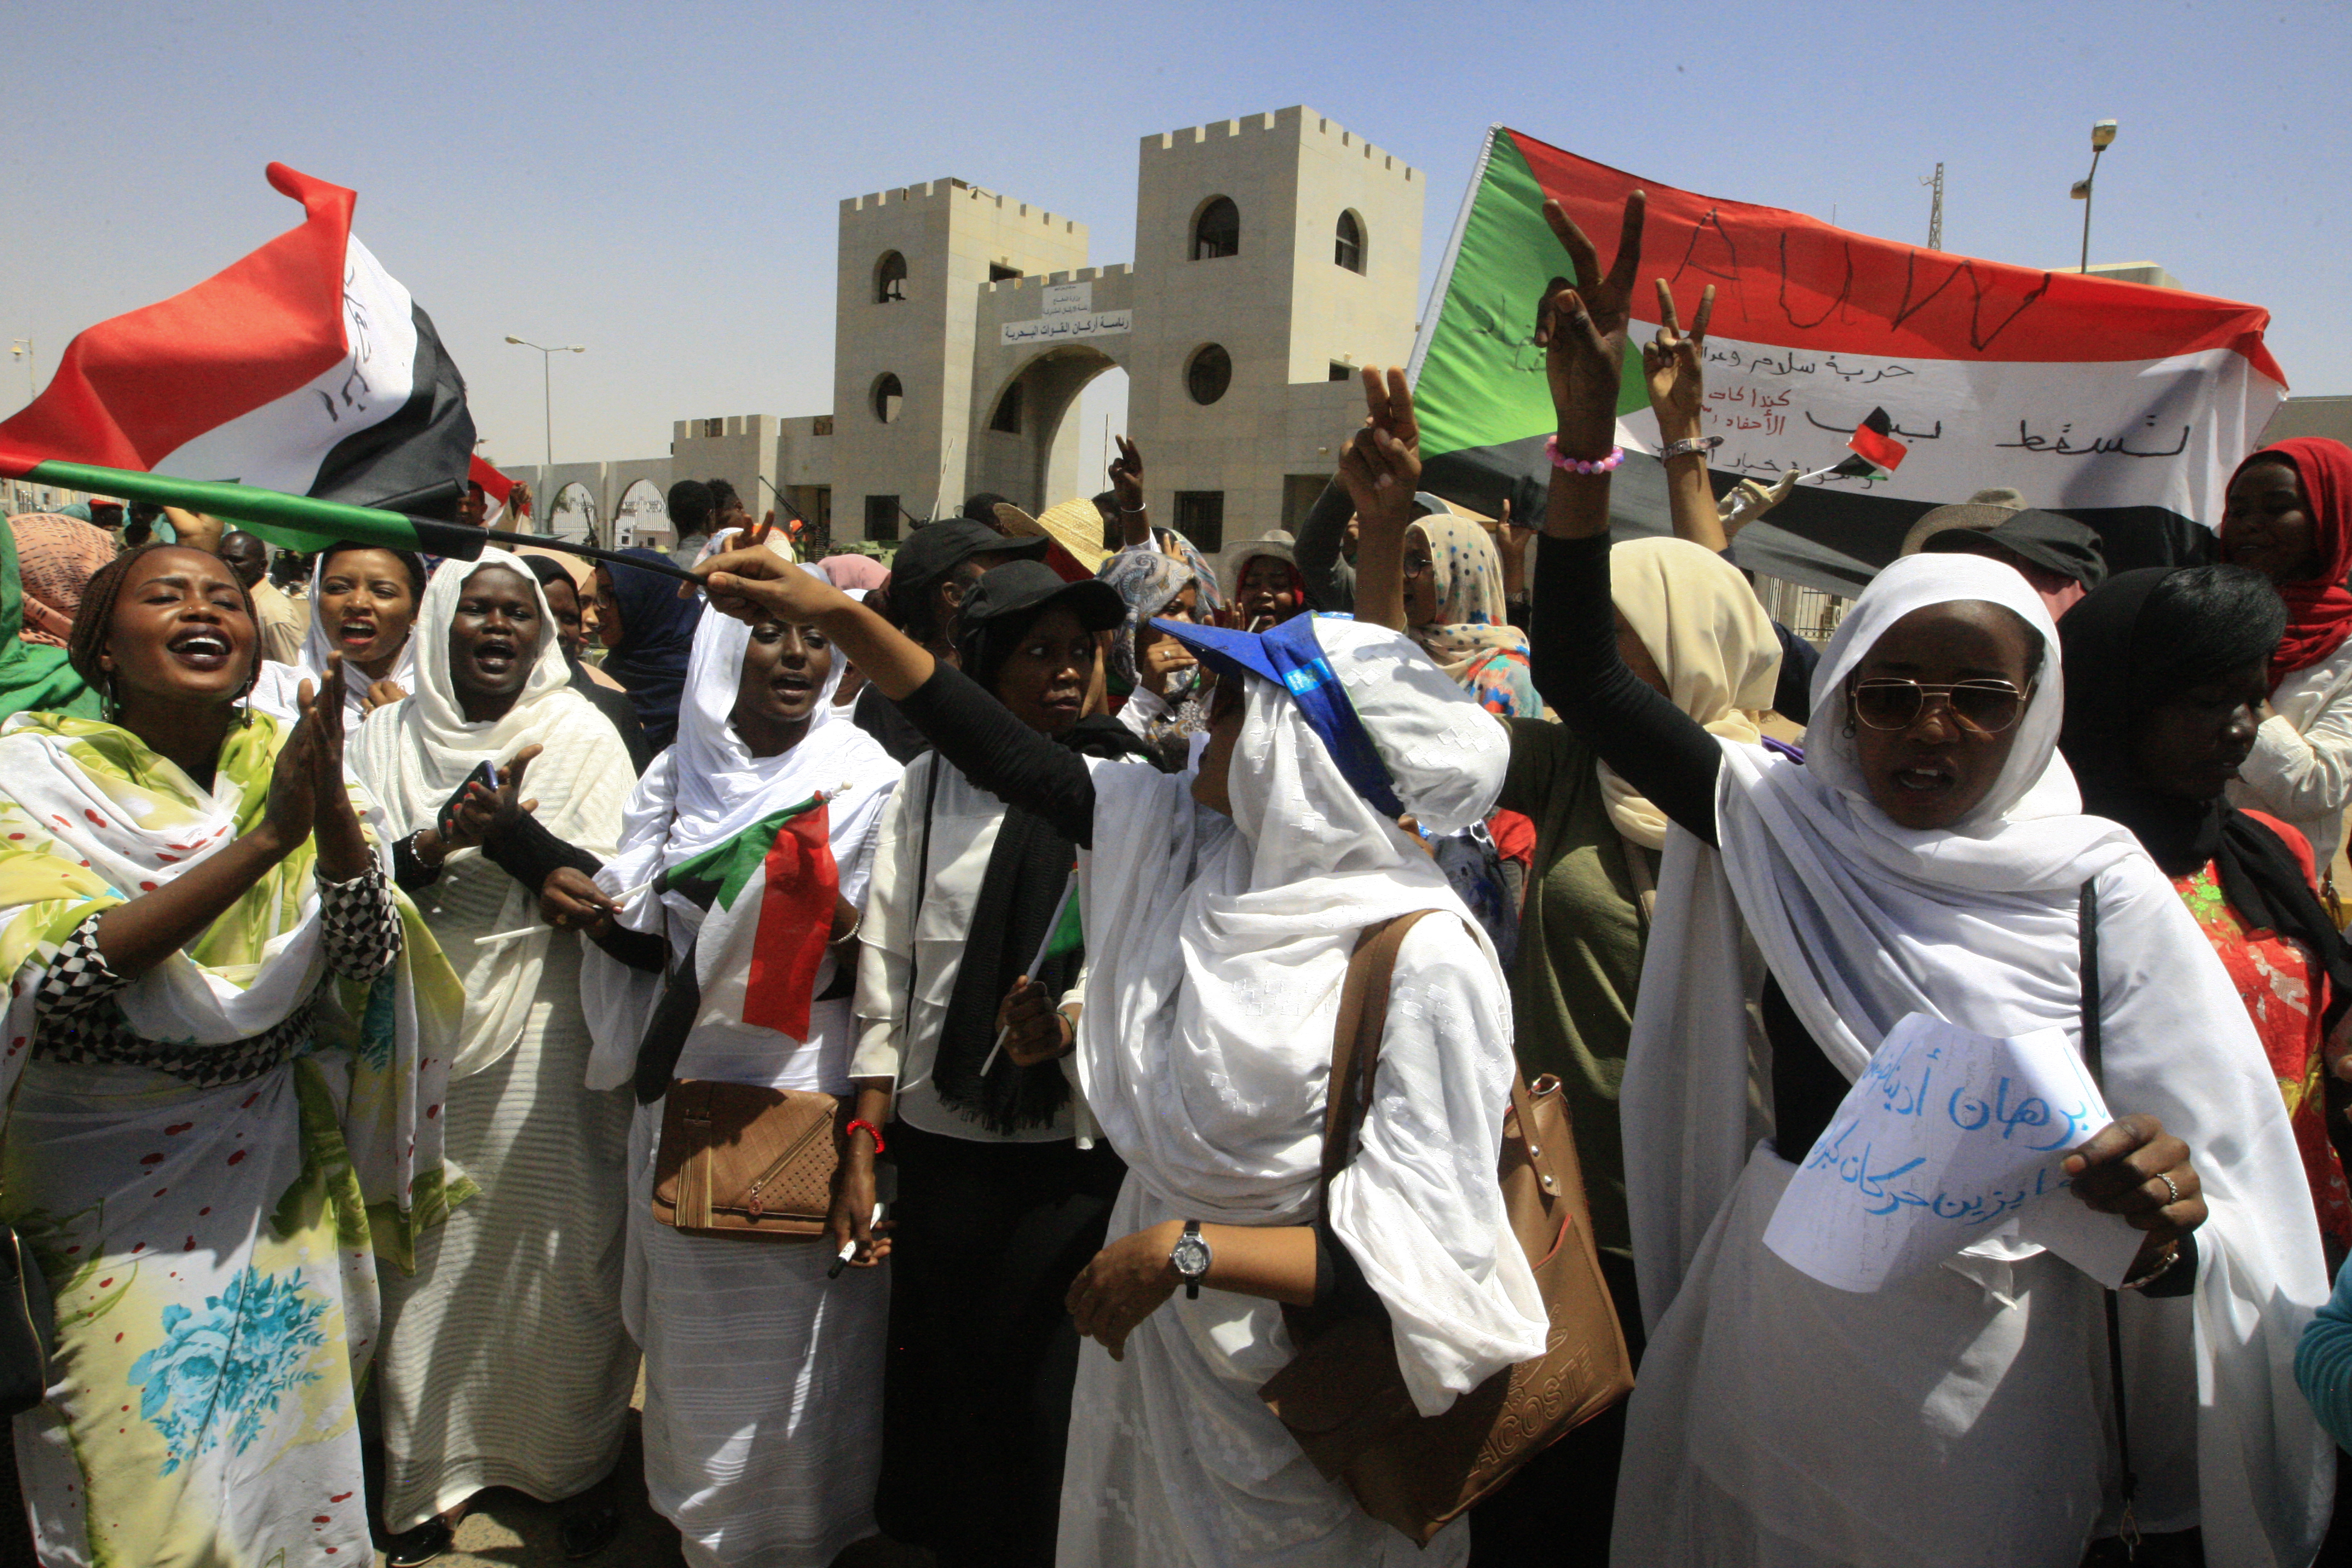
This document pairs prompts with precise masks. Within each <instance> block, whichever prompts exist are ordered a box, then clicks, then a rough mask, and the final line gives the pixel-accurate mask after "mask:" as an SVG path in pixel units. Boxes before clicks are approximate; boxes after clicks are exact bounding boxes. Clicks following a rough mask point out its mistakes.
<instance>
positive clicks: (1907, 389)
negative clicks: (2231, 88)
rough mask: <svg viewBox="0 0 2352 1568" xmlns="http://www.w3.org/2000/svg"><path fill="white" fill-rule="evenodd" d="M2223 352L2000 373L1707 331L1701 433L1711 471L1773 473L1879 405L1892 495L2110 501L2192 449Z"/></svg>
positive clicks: (1825, 445)
mask: <svg viewBox="0 0 2352 1568" xmlns="http://www.w3.org/2000/svg"><path fill="white" fill-rule="evenodd" d="M1686 308H1687V307H1686ZM1652 330H1653V329H1650V328H1647V327H1636V328H1635V331H1637V332H1647V331H1652ZM2233 357H2234V356H2231V355H2230V354H2229V353H2227V351H2225V350H2213V351H2210V353H2206V354H2193V355H2188V356H2184V358H2183V359H2182V360H2181V361H2179V362H2177V363H2173V364H2170V365H2167V366H2164V367H2160V368H2159V367H2133V368H2134V369H2136V370H2137V371H2138V372H2139V374H2109V375H2105V376H2097V375H2077V374H2067V372H2066V369H2065V368H2064V367H2059V368H2057V369H2055V370H2052V371H2045V370H2044V368H2043V367H2039V366H2031V365H2029V366H2004V367H2000V370H2001V372H2002V374H1989V373H1988V371H1987V369H1986V367H1984V366H1983V365H1980V364H1971V363H1967V362H1965V361H1956V360H1935V359H1922V360H1902V359H1883V358H1879V357H1877V356H1874V355H1870V354H1861V353H1844V352H1840V353H1818V352H1812V351H1808V350H1802V349H1786V348H1776V347H1773V346H1771V345H1769V344H1757V343H1748V342H1738V341H1735V340H1730V339H1726V338H1724V337H1722V336H1720V335H1717V336H1714V337H1711V338H1710V339H1709V340H1708V342H1707V345H1706V388H1707V390H1706V403H1705V405H1704V412H1703V413H1702V415H1701V424H1700V429H1701V433H1702V434H1704V435H1708V436H1719V437H1723V444H1722V445H1721V446H1720V447H1717V449H1716V450H1715V452H1714V454H1713V455H1712V457H1711V458H1709V466H1710V467H1712V468H1720V469H1729V470H1731V471H1732V472H1735V473H1742V474H1755V475H1761V476H1764V477H1766V478H1770V477H1773V476H1777V475H1778V474H1780V472H1781V471H1782V470H1784V469H1786V468H1805V469H1811V468H1825V467H1828V466H1829V465H1830V464H1832V463H1835V462H1837V461H1838V460H1839V458H1842V457H1843V455H1844V452H1845V446H1846V440H1847V437H1850V436H1852V435H1853V428H1854V426H1855V424H1856V422H1857V421H1859V420H1861V419H1862V418H1864V416H1867V415H1868V414H1869V413H1870V411H1871V410H1872V409H1873V408H1881V407H1883V408H1885V410H1886V412H1887V414H1888V415H1889V416H1891V417H1892V418H1893V419H1894V422H1895V429H1894V436H1895V439H1896V440H1897V441H1900V442H1901V443H1902V444H1903V445H1904V446H1905V447H1907V448H1908V449H1909V456H1908V457H1906V458H1905V460H1904V464H1903V469H1902V483H1901V485H1900V486H1899V487H1898V488H1899V490H1900V492H1901V493H1906V494H1908V493H1917V494H1921V495H1925V496H1928V497H1931V498H1942V497H1948V496H1966V495H1968V494H1969V493H1970V492H1971V491H1973V490H1974V489H1979V488H1981V487H1982V486H1983V485H1984V484H1986V483H1988V482H1990V481H1991V480H1993V479H1999V480H2000V481H2001V482H2003V483H2007V484H2011V485H2013V486H2015V487H2016V488H2017V489H2021V490H2022V491H2024V492H2026V493H2027V494H2028V495H2029V496H2030V497H2032V499H2035V500H2041V501H2042V502H2044V503H2047V504H2054V503H2056V502H2057V501H2059V500H2063V499H2068V498H2074V499H2078V500H2091V499H2094V497H2093V496H2092V495H2089V494H2086V493H2085V489H2084V486H2085V481H2086V480H2088V479H2094V478H2095V479H2096V482H2095V483H2091V484H2090V486H2089V489H2090V490H2092V491H2096V492H2099V495H2100V499H2107V492H2106V491H2105V489H2103V487H2105V485H2106V484H2107V476H2111V475H2112V473H2113V471H2114V470H2113V467H2112V465H2113V464H2114V463H2115V462H2116V461H2117V460H2120V459H2137V460H2138V461H2140V462H2147V463H2153V464H2155V465H2156V466H2158V467H2160V468H2161V467H2168V466H2177V465H2179V464H2180V463H2182V462H2184V461H2187V460H2189V458H2191V457H2192V456H2193V455H2194V451H2195V449H2196V447H2198V445H2199V444H2200V442H2201V441H2202V440H2203V439H2204V437H2203V435H2202V434H2201V433H2200V430H2199V426H2200V423H2202V422H2203V421H2204V420H2205V418H2206V416H2207V415H2208V413H2209V405H2210V399H2211V390H2210V388H2211V384H2212V382H2213V378H2214V377H2215V376H2216V375H2218V374H2228V373H2229V372H2230V371H2231V369H2232V368H2233V367H2232V366H2231V365H2230V364H2228V363H2225V362H2226V361H2228V360H2230V359H2231V358H2233ZM2207 361H2210V362H2211V363H2204V362H2207ZM1624 423H1625V428H1626V433H1627V435H1628V436H1630V437H1632V438H1633V443H1634V444H1635V445H1636V446H1640V447H1649V448H1650V449H1652V450H1655V449H1656V445H1657V426H1656V422H1655V420H1654V417H1653V416H1652V415H1651V414H1650V412H1649V411H1648V410H1647V409H1641V410H1637V411H1634V412H1632V413H1629V414H1628V415H1627V416H1626V418H1625V422H1624ZM1828 482H1829V483H1830V484H1831V485H1832V486H1833V487H1836V488H1843V489H1857V490H1863V491H1871V490H1876V489H1882V488H1885V487H1887V486H1889V485H1890V484H1892V483H1893V481H1892V480H1891V479H1889V478H1887V477H1886V476H1884V475H1881V476H1876V477H1873V478H1853V477H1849V476H1843V475H1841V476H1838V477H1836V478H1835V479H1832V480H1830V481H1828ZM2126 489H2128V487H2126Z"/></svg>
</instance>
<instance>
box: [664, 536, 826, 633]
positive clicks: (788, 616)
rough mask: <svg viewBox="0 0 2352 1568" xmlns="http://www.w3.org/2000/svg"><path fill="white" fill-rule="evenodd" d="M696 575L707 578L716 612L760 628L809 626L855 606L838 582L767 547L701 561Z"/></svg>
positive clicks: (705, 585)
mask: <svg viewBox="0 0 2352 1568" xmlns="http://www.w3.org/2000/svg"><path fill="white" fill-rule="evenodd" d="M694 574H695V575H696V576H698V577H699V578H701V579H702V586H703V591H704V592H705V593H707V594H709V595H710V606H711V608H713V609H715V610H717V611H718V612H719V614H721V615H726V616H734V617H735V618H736V619H737V620H739V621H743V622H745V623H747V624H749V625H751V626H758V625H759V624H760V623H761V622H762V621H775V622H778V623H780V624H782V625H784V626H808V625H811V624H812V623H814V622H815V621H817V620H819V619H820V618H821V617H823V616H824V615H825V614H826V613H827V612H829V611H834V610H838V609H842V608H844V607H846V606H848V605H850V604H851V603H852V601H851V600H850V599H849V598H848V597H847V595H844V594H843V593H842V591H841V590H840V589H838V588H836V587H835V586H834V585H833V584H830V583H825V582H821V581H819V580H818V579H817V578H815V577H813V576H811V575H810V574H807V573H806V572H803V571H802V570H801V569H800V568H799V567H798V566H796V565H794V564H793V563H791V562H789V561H787V560H785V559H784V558H783V557H782V556H781V555H779V554H777V553H776V552H774V551H772V550H768V549H765V548H753V549H749V550H730V551H728V552H726V553H725V554H723V555H714V556H712V557H711V558H710V559H709V560H708V561H703V562H698V563H696V565H695V567H694Z"/></svg>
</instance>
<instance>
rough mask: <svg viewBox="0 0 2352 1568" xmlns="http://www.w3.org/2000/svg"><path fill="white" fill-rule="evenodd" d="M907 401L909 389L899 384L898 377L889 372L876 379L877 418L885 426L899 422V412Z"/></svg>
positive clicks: (875, 414)
mask: <svg viewBox="0 0 2352 1568" xmlns="http://www.w3.org/2000/svg"><path fill="white" fill-rule="evenodd" d="M906 401H907V389H906V388H905V387H903V386H901V385H899V384H898V377H897V376H895V375H892V374H890V373H889V372H888V371H884V372H883V373H882V374H880V375H878V376H876V377H875V378H874V398H873V402H874V417H875V418H877V419H879V420H880V421H882V423H883V424H885V425H896V424H897V423H898V410H899V408H900V407H902V406H903V405H905V403H906Z"/></svg>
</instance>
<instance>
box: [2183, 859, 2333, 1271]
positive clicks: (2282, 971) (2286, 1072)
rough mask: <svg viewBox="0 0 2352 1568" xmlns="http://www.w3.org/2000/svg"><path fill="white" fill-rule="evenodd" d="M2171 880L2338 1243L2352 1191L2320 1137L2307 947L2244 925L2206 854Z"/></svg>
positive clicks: (2328, 1233) (2319, 1010)
mask: <svg viewBox="0 0 2352 1568" xmlns="http://www.w3.org/2000/svg"><path fill="white" fill-rule="evenodd" d="M2172 885H2173V886H2174V887H2175V888H2177V889H2179V892H2180V898H2181V901H2182V902H2184V903H2186V904H2187V905H2188V906H2189V913H2190V914H2192V915H2194V916H2195V917H2196V918H2197V925H2198V929H2200V931H2203V932H2204V933H2205V939H2206V940H2207V941H2208V942H2211V943H2212V944H2213V951H2214V952H2216V953H2217V954H2219V955H2220V956H2221V967H2222V968H2223V969H2225V970H2227V971H2228V972H2229V974H2230V980H2231V984H2235V985H2236V986H2237V988H2238V994H2239V995H2240V996H2242V997H2243V998H2244V999H2245V1004H2246V1014H2247V1016H2249V1017H2251V1018H2252V1019H2253V1021H2254V1032H2255V1033H2256V1034H2257V1035H2259V1036H2261V1037H2262V1042H2263V1052H2264V1053H2265V1054H2266V1055H2268V1056H2269V1058H2270V1059H2271V1071H2272V1073H2273V1075H2275V1076H2276V1077H2277V1079H2278V1086H2279V1094H2280V1095H2281V1096H2282V1097H2283V1098H2284V1100H2285V1101H2286V1110H2287V1120H2288V1121H2289V1122H2290V1123H2291V1124H2292V1125H2293V1127H2294V1141H2295V1144H2296V1146H2297V1147H2298V1148H2299V1149H2300V1150H2301V1151H2302V1153H2303V1167H2304V1173H2305V1175H2306V1176H2308V1177H2309V1178H2310V1181H2311V1200H2312V1204H2313V1205H2314V1206H2315V1208H2316V1209H2317V1210H2318V1213H2319V1230H2320V1234H2321V1235H2322V1236H2324V1237H2326V1238H2327V1240H2328V1241H2329V1242H2330V1243H2331V1244H2333V1245H2334V1246H2336V1247H2344V1246H2346V1245H2347V1244H2352V1191H2347V1188H2346V1185H2345V1181H2344V1166H2343V1163H2342V1162H2341V1161H2340V1160H2338V1159H2337V1158H2336V1149H2335V1146H2334V1145H2333V1144H2331V1143H2330V1142H2328V1138H2327V1095H2326V1084H2325V1081H2324V1079H2323V1077H2322V1075H2323V1073H2324V1072H2325V1070H2326V1068H2325V1058H2324V1053H2323V1052H2322V1051H2321V1049H2320V1044H2321V1042H2320V1018H2321V1015H2322V1014H2323V1013H2324V1012H2325V1011H2326V1000H2327V998H2326V992H2325V991H2324V990H2322V991H2321V992H2320V993H2319V994H2316V995H2315V994H2313V987H2312V964H2311V954H2310V953H2309V952H2305V949H2304V947H2303V944H2302V943H2300V942H2295V941H2294V939H2292V938H2290V937H2285V936H2282V935H2280V934H2279V933H2278V932H2276V931H2255V930H2251V929H2249V928H2248V927H2247V925H2246V923H2245V922H2244V921H2242V920H2241V919H2240V918H2239V916H2238V911H2237V910H2236V909H2234V908H2233V907H2231V903H2230V900H2229V897H2228V895H2226V894H2225V893H2224V892H2223V891H2222V890H2221V879H2220V878H2219V877H2218V876H2217V875H2216V874H2215V871H2214V868H2213V863H2212V862H2211V861H2210V860H2209V861H2207V862H2206V863H2205V864H2204V865H2203V866H2201V867H2200V868H2197V869H2196V870H2194V871H2191V872H2189V874H2188V875H2187V876H2185V877H2176V878H2174V879H2173V882H2172Z"/></svg>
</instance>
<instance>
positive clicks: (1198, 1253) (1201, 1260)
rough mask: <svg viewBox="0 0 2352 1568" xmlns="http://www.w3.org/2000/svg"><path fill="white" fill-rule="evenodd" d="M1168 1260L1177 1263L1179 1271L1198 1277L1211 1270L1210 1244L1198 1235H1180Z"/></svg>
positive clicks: (1193, 1277)
mask: <svg viewBox="0 0 2352 1568" xmlns="http://www.w3.org/2000/svg"><path fill="white" fill-rule="evenodd" d="M1168 1260H1169V1261H1170V1262H1171V1263H1173V1264H1175V1265H1176V1272H1177V1273H1179V1274H1181V1275H1183V1276H1184V1277H1185V1278H1186V1279H1197V1278H1199V1277H1200V1276H1201V1275H1203V1274H1206V1273H1207V1272H1208V1271H1209V1244H1208V1243H1207V1242H1205V1241H1203V1240H1202V1239H1201V1238H1200V1237H1197V1236H1180V1237H1177V1238H1176V1246H1175V1247H1174V1248H1173V1249H1172V1250H1171V1251H1170V1253H1169V1254H1168Z"/></svg>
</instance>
